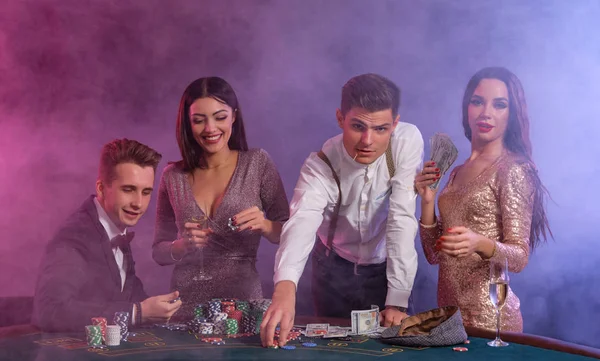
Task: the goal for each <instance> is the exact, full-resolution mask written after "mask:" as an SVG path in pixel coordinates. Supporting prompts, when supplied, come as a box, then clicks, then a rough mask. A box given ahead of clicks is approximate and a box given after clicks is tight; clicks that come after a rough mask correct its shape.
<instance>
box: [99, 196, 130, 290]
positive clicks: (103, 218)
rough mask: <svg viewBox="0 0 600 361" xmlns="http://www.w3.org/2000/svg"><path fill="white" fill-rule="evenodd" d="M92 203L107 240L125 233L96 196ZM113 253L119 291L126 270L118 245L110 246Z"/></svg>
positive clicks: (122, 284)
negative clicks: (117, 270) (118, 280)
mask: <svg viewBox="0 0 600 361" xmlns="http://www.w3.org/2000/svg"><path fill="white" fill-rule="evenodd" d="M94 204H95V205H96V210H97V211H98V220H99V221H100V223H101V224H102V227H104V230H105V231H106V234H107V235H108V239H109V241H110V240H111V239H113V238H114V237H116V236H117V235H119V234H122V235H125V233H126V232H127V230H124V231H123V232H121V231H120V230H119V228H117V226H116V225H115V223H114V222H113V221H112V220H111V219H110V217H109V216H108V214H106V212H105V211H104V208H102V206H101V205H100V203H99V202H98V199H97V198H94ZM112 251H113V254H114V255H115V261H116V262H117V266H118V267H119V273H120V274H121V292H122V291H123V286H125V278H126V277H127V272H125V270H126V264H125V263H126V260H125V259H124V258H123V251H121V248H119V247H112Z"/></svg>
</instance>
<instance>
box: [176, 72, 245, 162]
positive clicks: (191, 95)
mask: <svg viewBox="0 0 600 361" xmlns="http://www.w3.org/2000/svg"><path fill="white" fill-rule="evenodd" d="M209 97H210V98H213V99H215V100H216V101H218V102H220V103H223V104H227V105H228V106H229V107H231V109H232V110H233V111H234V112H235V122H234V123H233V125H232V127H231V137H230V138H229V141H228V142H227V145H228V146H229V149H232V150H242V151H246V150H248V142H247V141H246V131H245V130H244V117H243V116H242V110H241V109H240V105H239V103H238V99H237V96H236V94H235V91H234V90H233V88H232V87H231V85H229V83H227V82H226V81H225V80H224V79H222V78H219V77H216V76H213V77H207V78H200V79H196V80H194V81H193V82H191V83H190V85H188V86H187V88H185V91H184V92H183V95H182V96H181V101H180V102H179V112H178V113H177V128H176V135H177V144H178V145H179V151H180V152H181V158H182V163H183V170H184V171H185V172H191V171H192V170H194V169H195V168H202V167H204V166H205V165H204V163H203V160H204V157H203V155H204V150H203V149H202V147H201V146H200V144H198V142H197V141H196V139H195V138H194V134H193V132H192V125H191V123H190V106H191V105H192V103H193V102H195V101H196V99H200V98H209Z"/></svg>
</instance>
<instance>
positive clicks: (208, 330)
mask: <svg viewBox="0 0 600 361" xmlns="http://www.w3.org/2000/svg"><path fill="white" fill-rule="evenodd" d="M213 331H214V324H213V323H211V322H202V323H201V324H200V332H199V333H200V334H202V335H211V334H212V333H213Z"/></svg>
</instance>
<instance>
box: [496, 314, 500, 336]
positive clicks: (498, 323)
mask: <svg viewBox="0 0 600 361" xmlns="http://www.w3.org/2000/svg"><path fill="white" fill-rule="evenodd" d="M499 339H500V308H497V309H496V340H499Z"/></svg>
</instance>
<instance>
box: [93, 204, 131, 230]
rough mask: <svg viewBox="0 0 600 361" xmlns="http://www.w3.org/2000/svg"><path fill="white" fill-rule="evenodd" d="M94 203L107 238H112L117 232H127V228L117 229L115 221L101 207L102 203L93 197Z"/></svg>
mask: <svg viewBox="0 0 600 361" xmlns="http://www.w3.org/2000/svg"><path fill="white" fill-rule="evenodd" d="M94 205H95V206H96V210H97V211H98V220H99V221H100V223H101V224H102V227H104V230H105V231H106V234H107V235H108V239H113V238H115V237H116V236H118V235H119V234H122V235H124V234H125V233H127V229H125V230H124V231H123V232H121V231H120V230H119V228H118V227H117V226H116V225H115V223H114V222H113V221H112V220H111V219H110V217H109V216H108V214H106V211H105V210H104V208H102V205H101V204H100V202H98V198H96V197H94Z"/></svg>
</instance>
